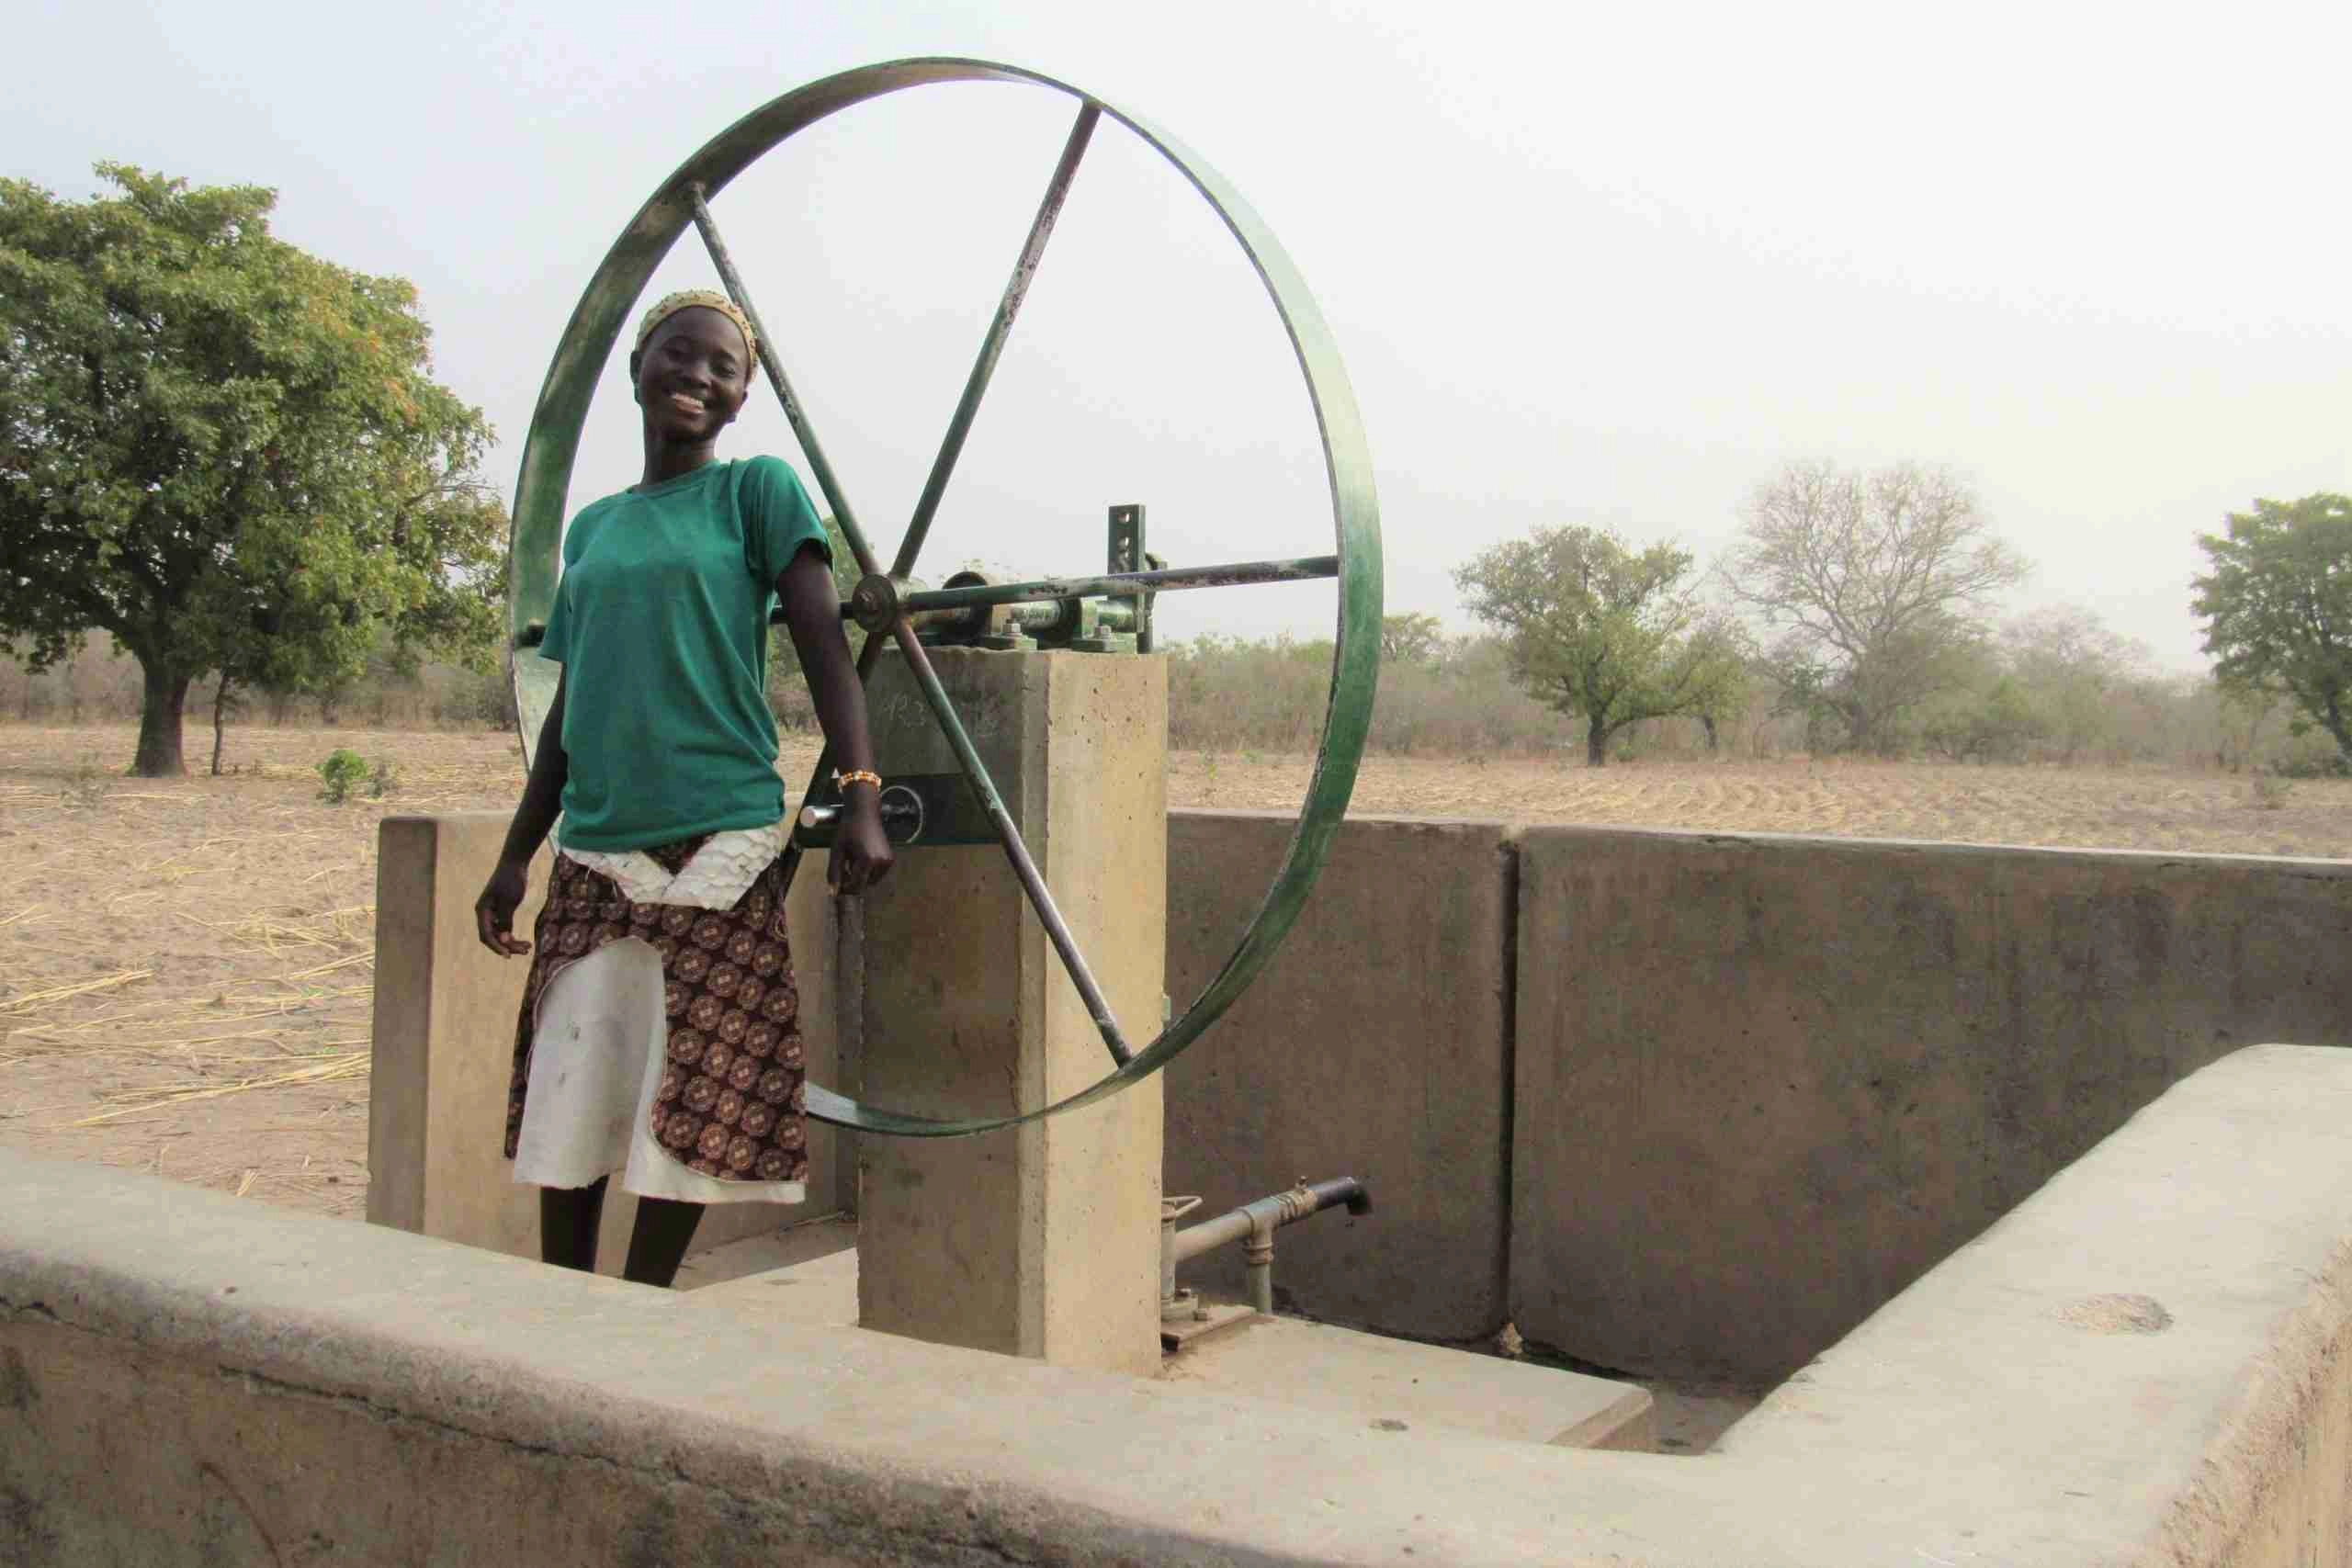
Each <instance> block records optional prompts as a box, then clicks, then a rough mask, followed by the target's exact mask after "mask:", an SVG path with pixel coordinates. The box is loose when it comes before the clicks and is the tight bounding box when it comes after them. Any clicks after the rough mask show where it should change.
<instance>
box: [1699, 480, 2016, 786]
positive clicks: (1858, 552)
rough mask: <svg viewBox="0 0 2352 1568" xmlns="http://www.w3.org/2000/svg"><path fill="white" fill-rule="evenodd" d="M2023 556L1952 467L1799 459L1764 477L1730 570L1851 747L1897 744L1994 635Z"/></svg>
mask: <svg viewBox="0 0 2352 1568" xmlns="http://www.w3.org/2000/svg"><path fill="white" fill-rule="evenodd" d="M2027 570H2028V568H2027V565H2026V562H2025V559H2024V558H2023V557H2021V556H2019V555H2018V553H2017V552H2016V551H2015V550H2014V549H2012V548H2011V547H2009V546H2008V545H2007V544H2006V543H2005V542H2003V541H2002V540H2001V539H2000V538H1998V537H1997V536H1995V535H1994V533H1993V530H1992V525H1991V524H1990V523H1989V522H1988V521H1987V520H1986V519H1985V514H1984V513H1983V512H1982V511H1981V510H1980V509H1979V508H1978V506H1977V503H1976V497H1975V495H1974V493H1973V491H1970V490H1969V488H1968V487H1967V486H1966V485H1965V484H1964V483H1962V481H1961V480H1960V479H1957V478H1955V477H1954V476H1953V475H1951V474H1950V473H1948V472H1946V471H1944V470H1942V469H1939V468H1924V467H1921V466H1920V465H1918V464H1915V463H1897V464H1894V465H1893V466H1892V467H1889V468H1881V469H1879V470H1878V471H1876V472H1875V473H1869V474H1864V473H1860V472H1854V471H1849V470H1845V469H1841V468H1838V466H1837V465H1836V464H1834V463H1830V462H1827V461H1807V462H1798V463H1792V464H1790V465H1789V466H1788V467H1787V468H1783V469H1782V470H1781V472H1780V473H1779V474H1778V475H1777V476H1775V477H1774V478H1773V479H1770V481H1769V482H1767V483H1765V484H1763V485H1761V486H1759V487H1758V490H1757V491H1756V493H1755V495H1754V496H1753V497H1751V498H1750V500H1749V502H1748V503H1747V529H1746V535H1745V537H1744V539H1743V540H1742V542H1741V544H1740V545H1739V546H1738V547H1737V548H1736V549H1735V550H1734V551H1733V553H1732V555H1731V558H1730V559H1729V561H1728V563H1727V565H1726V567H1725V570H1724V581H1725V584H1726V586H1727V587H1728V589H1729V590H1730V592H1731V593H1732V595H1733V597H1734V598H1735V599H1736V600H1737V601H1738V602H1739V603H1741V604H1744V605H1746V606H1747V607H1748V608H1749V609H1751V610H1753V611H1755V612H1756V613H1757V615H1758V617H1759V618H1760V619H1761V620H1762V621H1763V623H1764V625H1765V626H1767V627H1769V628H1770V629H1772V630H1774V631H1777V632H1779V633H1780V634H1781V635H1780V637H1779V638H1778V639H1777V646H1776V648H1775V654H1776V656H1777V660H1778V661H1779V662H1781V664H1783V665H1784V666H1786V667H1787V668H1789V669H1791V670H1792V671H1798V672H1800V674H1801V675H1802V677H1803V681H1804V684H1805V687H1806V692H1807V698H1808V701H1811V702H1814V703H1816V704H1818V705H1820V706H1821V707H1822V708H1825V709H1826V710H1827V711H1828V712H1829V713H1831V714H1833V715H1835V716H1836V717H1837V719H1838V721H1839V722H1840V723H1841V724H1842V725H1843V727H1844V729H1845V732H1846V740H1847V743H1848V744H1849V746H1851V747H1853V748H1854V749H1856V750H1864V751H1874V752H1886V751H1891V750H1894V748H1895V746H1896V745H1897V744H1898V743H1899V740H1900V736H1901V728H1900V727H1901V723H1902V720H1903V717H1904V716H1905V714H1906V713H1907V712H1908V711H1909V710H1910V709H1912V708H1913V707H1916V706H1917V705H1918V704H1919V703H1920V702H1921V701H1922V700H1923V699H1925V698H1926V697H1928V696H1930V695H1932V694H1934V693H1936V692H1937V691H1939V690H1940V689H1942V688H1943V687H1944V686H1945V685H1947V684H1949V683H1950V682H1951V680H1952V679H1953V678H1954V677H1955V675H1956V673H1957V672H1956V671H1955V668H1954V666H1955V663H1956V662H1962V661H1964V660H1962V659H1960V658H1959V657H1958V656H1962V655H1964V654H1965V653H1966V652H1967V650H1968V649H1971V648H1972V647H1973V645H1974V644H1975V643H1977V642H1978V641H1979V639H1981V637H1983V636H1984V626H1983V617H1984V615H1985V612H1986V611H1987V610H1988V609H1989V608H1990V607H1991V605H1992V603H1993V601H1994V600H1995V599H1996V597H1997V596H1998V594H1999V593H2000V592H2001V591H2002V590H2004V589H2007V588H2009V587H2012V586H2014V585H2015V584H2017V583H2018V582H2020V581H2024V579H2025V576H2026V573H2027Z"/></svg>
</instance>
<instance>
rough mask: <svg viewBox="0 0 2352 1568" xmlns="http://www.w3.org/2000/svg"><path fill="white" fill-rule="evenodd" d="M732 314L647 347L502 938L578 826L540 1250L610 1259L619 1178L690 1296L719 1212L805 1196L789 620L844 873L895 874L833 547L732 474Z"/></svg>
mask: <svg viewBox="0 0 2352 1568" xmlns="http://www.w3.org/2000/svg"><path fill="white" fill-rule="evenodd" d="M757 346H758V344H757V341H756V339H755V338H754V337H753V335H752V326H751V322H750V321H748V320H746V319H745V317H744V316H743V313H742V312H741V310H737V309H736V308H735V306H734V304H733V303H732V302H731V301H729V299H727V298H726V296H724V295H721V294H715V293H711V292H708V291H706V290H699V289H697V290H690V291H688V292H686V293H683V294H673V295H671V296H670V297H668V298H667V299H663V300H662V301H661V302H660V303H659V304H657V305H655V306H654V307H653V309H652V310H649V311H647V312H646V315H645V319H644V321H643V323H642V324H641V325H640V326H639V329H638V334H637V345H636V349H635V351H634V352H633V353H632V354H631V355H629V362H628V365H629V378H630V380H631V382H632V383H633V384H634V386H635V389H636V397H637V401H638V404H639V408H640V409H641V410H642V411H643V422H644V434H645V471H644V477H643V478H642V479H639V482H638V483H637V484H636V485H634V486H632V487H630V488H629V489H628V490H626V491H621V492H620V493H619V494H617V495H609V496H606V497H605V498H604V499H603V500H601V501H598V502H594V503H593V504H592V505H590V506H588V507H587V508H585V509H584V510H583V511H582V512H581V513H580V514H579V515H578V516H577V517H575V518H574V519H573V520H572V522H571V526H570V527H569V528H568V529H566V530H565V533H564V540H563V573H562V576H561V578H560V580H559V581H558V583H557V588H556V601H555V607H554V609H553V610H552V611H551V612H550V613H549V615H548V629H547V637H546V639H545V641H544V642H543V643H542V644H541V646H540V649H539V657H541V658H543V659H552V660H556V661H557V662H558V663H560V664H561V665H562V666H563V674H562V678H561V680H560V682H559V684H558V686H557V688H556V697H555V704H554V705H553V706H552V707H550V708H549V709H548V716H547V722H546V723H545V724H544V725H543V726H542V727H541V728H540V731H539V745H538V750H537V753H536V754H535V755H534V756H533V758H532V762H531V773H530V779H529V782H528V783H527V784H526V785H525V787H524V791H523V800H522V804H521V805H520V806H518V807H516V808H515V820H514V824H513V826H512V827H510V828H509V829H507V834H506V844H505V848H504V850H503V852H501V854H500V856H499V863H498V869H497V870H496V871H494V872H492V874H491V878H490V882H489V884H488V886H485V887H484V888H483V889H482V893H481V897H480V898H479V899H478V900H477V901H476V903H475V906H474V909H475V918H476V920H477V923H478V925H479V927H480V931H481V940H482V942H483V943H484V944H485V945H486V946H488V947H489V948H490V949H491V951H492V952H493V953H499V954H500V955H502V956H510V955H516V954H522V953H533V951H534V943H532V942H520V941H517V940H516V939H515V934H514V919H515V909H516V908H517V907H518V906H520V905H521V903H522V901H523V896H524V892H525V886H526V877H527V874H528V868H529V865H530V862H531V857H532V856H533V855H534V854H536V853H537V851H538V848H539V845H540V843H541V842H542V841H543V840H545V839H546V838H547V835H548V829H549V828H550V827H552V826H554V824H555V822H556V820H557V817H558V814H559V812H560V814H561V818H562V824H563V825H562V829H561V830H560V832H559V833H558V835H557V856H556V862H555V870H554V872H553V874H552V876H551V879H550V882H549V886H548V897H547V903H546V906H545V908H542V910H541V911H540V914H539V919H538V925H537V930H536V931H534V933H533V935H534V938H535V941H536V948H537V951H536V953H534V956H533V957H532V961H531V971H530V975H529V976H528V977H527V978H526V981H525V983H524V989H523V1010H522V1018H521V1020H520V1021H519V1023H518V1025H517V1028H516V1031H515V1075H514V1078H513V1082H512V1086H511V1089H510V1091H509V1095H508V1105H507V1115H506V1153H507V1155H508V1156H509V1157H510V1158H512V1159H513V1160H514V1161H515V1179H516V1180H517V1181H524V1182H529V1183H532V1184H535V1185H537V1187H538V1188H539V1189H540V1194H539V1222H540V1251H541V1256H542V1257H544V1258H546V1260H547V1261H548V1262H550V1263H557V1264H561V1265H564V1266H565V1267H568V1268H573V1269H594V1267H595V1262H596V1232H597V1224H598V1221H599V1219H600V1217H601V1214H602V1211H603V1206H604V1199H605V1187H606V1184H607V1182H608V1181H609V1179H610V1178H611V1177H612V1175H613V1174H614V1173H615V1172H618V1173H619V1174H620V1177H621V1185H622V1187H623V1188H624V1189H625V1190H628V1191H630V1192H634V1193H636V1194H638V1199H639V1201H638V1218H637V1228H636V1231H635V1233H634V1234H633V1235H632V1236H631V1237H630V1241H629V1249H628V1263H627V1266H626V1268H625V1269H624V1275H625V1277H626V1278H628V1279H630V1280H639V1281H640V1282H643V1283H647V1284H655V1285H667V1284H669V1283H670V1282H671V1281H672V1280H673V1278H674V1277H675V1276H676V1274H677V1269H678V1264H679V1262H680V1260H681V1259H682V1258H684V1256H685V1250H686V1246H687V1243H688V1242H690V1241H691V1240H692V1239H693V1236H694V1231H695V1224H696V1222H697V1221H699V1220H700V1219H701V1217H702V1210H703V1206H704V1205H705V1204H707V1203H714V1202H729V1201H760V1202H798V1201H801V1200H802V1198H803V1197H804V1196H805V1186H804V1183H805V1180H806V1178H807V1174H808V1164H809V1162H808V1156H807V1154H806V1150H807V1147H808V1132H807V1116H806V1113H805V1111H804V1108H803V1102H802V1084H803V1081H804V1077H803V1075H804V1071H805V1061H804V1054H803V1050H802V1046H801V1039H800V1028H799V996H798V992H797V989H796V988H795V987H794V985H793V978H792V959H791V949H790V947H789V945H788V943H787V942H786V931H785V916H784V885H783V876H782V862H781V859H780V857H781V855H782V852H783V851H784V847H785V840H786V834H787V828H786V823H785V821H784V785H783V781H782V780H781V779H780V778H779V777H778V776H777V774H776V771H775V759H776V735H775V717H774V715H773V714H772V713H771V712H770V711H769V708H768V705H767V696H766V674H767V643H768V621H769V614H770V610H771V607H772V606H774V605H775V604H777V603H778V602H781V604H782V606H783V610H784V619H785V625H786V628H787V629H788V630H789V631H790V633H791V635H792V643H793V647H794V648H795V649H797V651H798V653H799V656H800V666H801V669H802V671H804V672H805V673H806V675H807V677H808V681H809V696H810V697H811V699H812V700H813V701H814V703H815V705H816V710H817V718H818V722H819V723H820V725H821V726H822V727H823V728H824V732H825V736H826V739H828V740H829V741H830V742H831V746H832V750H833V755H834V756H835V757H836V758H837V759H839V761H840V762H841V765H842V772H841V774H840V777H841V780H842V796H843V807H844V810H843V817H842V825H841V830H840V833H839V836H838V838H837V839H836V840H835V846H834V849H833V852H832V856H831V874H830V880H831V884H832V886H833V887H834V889H835V890H836V891H837V892H839V893H842V894H844V895H854V894H858V893H862V892H864V891H865V889H866V888H867V887H869V886H873V885H874V884H875V883H876V882H877V881H879V880H880V879H881V878H882V876H884V875H885V874H887V873H888V871H889V869H890V860H891V854H890V845H889V841H888V840H887V839H886V838H884V836H883V833H882V821H881V814H880V798H881V780H880V778H879V777H878V776H877V775H876V773H875V772H874V750H873V743H872V741H871V739H869V737H868V735H867V731H866V719H865V692H864V690H863V689H862V688H861V687H860V685H859V684H858V681H857V675H856V671H855V669H854V666H853V665H852V662H851V660H850V654H849V645H848V642H847V640H846V639H845V638H844V637H843V636H842V619H841V603H840V600H839V599H838V598H837V597H836V594H835V591H834V587H833V579H832V572H831V550H830V548H829V547H828V545H827V542H826V537H825V531H824V527H823V525H822V524H820V522H819V520H818V517H817V513H816V510H815V509H814V508H813V507H812V506H810V505H809V497H808V494H807V492H806V491H803V490H802V489H801V486H800V481H799V479H797V477H796V476H795V475H794V474H793V472H792V470H791V469H790V468H787V467H786V465H785V464H784V463H782V462H781V461H779V460H777V459H776V458H774V457H754V458H752V459H751V460H749V461H747V462H745V461H738V462H727V463H722V462H720V461H719V460H718V453H717V443H718V433H719V432H720V431H722V430H724V429H725V428H726V427H727V426H728V424H729V423H732V422H733V420H734V418H735V416H736V415H737V414H738V413H740V412H742V407H743V400H744V399H745V397H746V396H748V395H749V393H750V390H751V385H752V378H753V376H754V375H755V374H756V373H757V367H758V363H759V362H758V359H757V357H756V350H757Z"/></svg>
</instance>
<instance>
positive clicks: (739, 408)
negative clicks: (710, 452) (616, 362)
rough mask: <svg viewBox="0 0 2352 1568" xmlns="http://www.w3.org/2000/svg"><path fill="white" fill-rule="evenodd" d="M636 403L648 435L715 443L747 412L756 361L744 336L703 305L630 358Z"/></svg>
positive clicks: (671, 322) (656, 333)
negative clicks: (639, 407) (746, 407)
mask: <svg viewBox="0 0 2352 1568" xmlns="http://www.w3.org/2000/svg"><path fill="white" fill-rule="evenodd" d="M629 371H630V374H631V375H632V376H633V377H634V378H636V381H637V400H638V402H639V405H640V406H642V407H643V408H644V410H645V425H646V429H647V431H648V433H650V434H657V435H660V436H662V438H663V439H665V440H669V441H677V442H685V443H699V442H705V441H710V440H714V439H716V438H717V437H718V433H719V432H720V431H722V430H724V429H726V428H727V426H728V425H729V424H730V423H733V422H734V419H735V416H736V415H737V414H739V413H741V412H743V400H744V398H745V397H746V396H748V395H749V394H750V392H751V389H752V356H751V353H750V351H749V349H748V348H747V347H746V345H745V344H744V342H743V333H742V330H741V328H739V327H737V326H736V324H735V323H734V322H733V321H729V320H728V319H727V318H726V317H725V316H723V315H721V314H719V313H718V311H717V310H707V309H705V308H703V307H702V306H699V305H694V306H689V307H687V308H686V309H685V310H681V311H679V312H678V313H677V314H676V315H674V316H672V317H671V318H670V319H669V320H668V321H663V322H662V324H661V325H660V326H659V327H657V328H655V329H654V332H653V335H652V336H651V337H650V338H649V339H647V340H646V344H645V346H644V347H643V348H642V349H640V350H639V351H638V353H637V354H636V355H634V356H633V357H632V358H631V360H630V364H629Z"/></svg>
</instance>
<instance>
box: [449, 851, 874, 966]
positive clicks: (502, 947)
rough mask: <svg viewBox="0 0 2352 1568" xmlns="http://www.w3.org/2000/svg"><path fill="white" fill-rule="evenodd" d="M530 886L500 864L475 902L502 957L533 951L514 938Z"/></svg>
mask: <svg viewBox="0 0 2352 1568" xmlns="http://www.w3.org/2000/svg"><path fill="white" fill-rule="evenodd" d="M877 826H878V824H877ZM530 886H531V879H530V876H529V874H528V868H527V867H526V866H525V865H524V864H522V863H519V862H515V861H501V862H499V863H498V869H497V870H496V871H493V872H492V873H491V874H490V880H489V881H488V882H486V883H484V884H483V885H482V890H481V897H479V898H477V899H475V900H474V929H475V930H476V931H478V932H480V933H481V944H482V945H483V946H484V947H486V948H488V949H490V950H491V952H492V953H496V954H498V956H499V957H501V958H518V957H520V956H522V955H523V954H524V953H528V952H530V951H531V944H530V943H529V942H523V941H521V940H519V939H518V938H516V936H515V910H516V909H518V908H521V907H522V904H523V895H524V894H525V893H526V892H528V891H529V890H530Z"/></svg>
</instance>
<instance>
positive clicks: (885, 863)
mask: <svg viewBox="0 0 2352 1568" xmlns="http://www.w3.org/2000/svg"><path fill="white" fill-rule="evenodd" d="M857 793H858V794H859V795H864V796H865V799H864V800H862V801H859V802H858V803H857V804H855V805H853V806H851V807H849V809H848V810H847V812H845V813H844V814H843V817H842V825H841V830H840V831H839V832H837V833H835V834H834V835H833V852H832V855H831V858H830V859H829V860H827V862H826V863H825V880H826V881H827V882H828V883H830V884H831V886H832V889H833V891H834V892H835V893H838V894H840V895H842V897H850V898H854V897H857V896H858V895H859V894H861V893H863V892H865V890H866V889H867V888H869V887H871V886H874V885H875V884H876V883H877V882H879V881H881V880H882V879H883V878H884V877H886V876H888V875H889V874H890V866H891V864H892V863H893V862H895V861H896V860H897V858H898V856H897V854H896V852H894V851H892V849H891V848H890V840H889V838H888V835H886V834H885V833H884V832H883V831H882V809H881V807H880V805H879V804H878V801H877V797H876V795H874V794H873V793H872V792H871V791H868V790H864V789H861V790H859V791H858V792H857Z"/></svg>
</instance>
